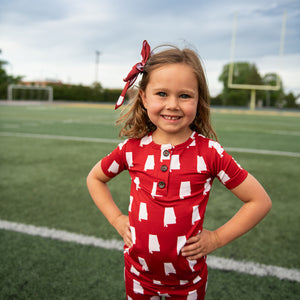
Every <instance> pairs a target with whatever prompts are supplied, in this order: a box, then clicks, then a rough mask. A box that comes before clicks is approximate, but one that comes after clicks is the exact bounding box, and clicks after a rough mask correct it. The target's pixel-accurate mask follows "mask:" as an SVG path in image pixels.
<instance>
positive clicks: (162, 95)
mask: <svg viewBox="0 0 300 300" xmlns="http://www.w3.org/2000/svg"><path fill="white" fill-rule="evenodd" d="M157 95H158V96H159V97H166V95H167V94H166V93H165V92H158V93H157Z"/></svg>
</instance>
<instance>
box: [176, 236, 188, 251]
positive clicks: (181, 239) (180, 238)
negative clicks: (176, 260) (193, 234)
mask: <svg viewBox="0 0 300 300" xmlns="http://www.w3.org/2000/svg"><path fill="white" fill-rule="evenodd" d="M185 243H186V236H185V235H181V236H178V237H177V254H178V255H179V253H180V250H181V249H182V247H183V246H184V245H185Z"/></svg>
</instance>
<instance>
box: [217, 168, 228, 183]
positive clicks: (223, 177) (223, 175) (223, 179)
mask: <svg viewBox="0 0 300 300" xmlns="http://www.w3.org/2000/svg"><path fill="white" fill-rule="evenodd" d="M217 176H218V177H219V178H220V180H221V182H222V183H223V184H225V183H226V182H227V181H228V180H229V179H230V177H229V176H228V175H227V174H226V173H225V172H224V171H223V170H222V171H220V172H219V173H218V175H217Z"/></svg>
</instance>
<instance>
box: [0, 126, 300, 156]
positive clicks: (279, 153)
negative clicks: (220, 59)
mask: <svg viewBox="0 0 300 300" xmlns="http://www.w3.org/2000/svg"><path fill="white" fill-rule="evenodd" d="M0 136H15V137H23V138H38V139H52V140H66V141H75V142H92V143H107V144H118V143H121V142H122V140H121V139H107V138H89V137H79V136H65V135H50V134H37V133H21V132H0ZM225 148H226V150H227V151H229V152H242V153H253V154H263V155H277V156H289V157H300V153H297V152H287V151H276V150H264V149H247V148H235V147H225Z"/></svg>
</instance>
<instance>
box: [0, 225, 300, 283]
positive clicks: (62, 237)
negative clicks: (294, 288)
mask: <svg viewBox="0 0 300 300" xmlns="http://www.w3.org/2000/svg"><path fill="white" fill-rule="evenodd" d="M0 229H3V230H9V231H15V232H20V233H24V234H28V235H33V236H40V237H44V238H50V239H54V240H59V241H63V242H73V243H76V244H80V245H89V246H94V247H99V248H105V249H112V250H119V251H122V250H123V242H122V241H120V240H116V239H112V240H104V239H101V238H96V237H93V236H86V235H82V234H77V233H71V232H67V231H64V230H57V229H49V228H47V227H37V226H33V225H27V224H21V223H15V222H9V221H4V220H0ZM207 264H208V267H210V268H212V269H219V270H226V271H234V272H239V273H245V274H250V275H255V276H274V277H277V278H279V279H281V280H289V281H297V282H300V270H298V269H287V268H282V267H277V266H272V265H264V264H259V263H253V262H245V261H237V260H233V259H228V258H221V257H216V256H213V255H209V256H208V258H207Z"/></svg>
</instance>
